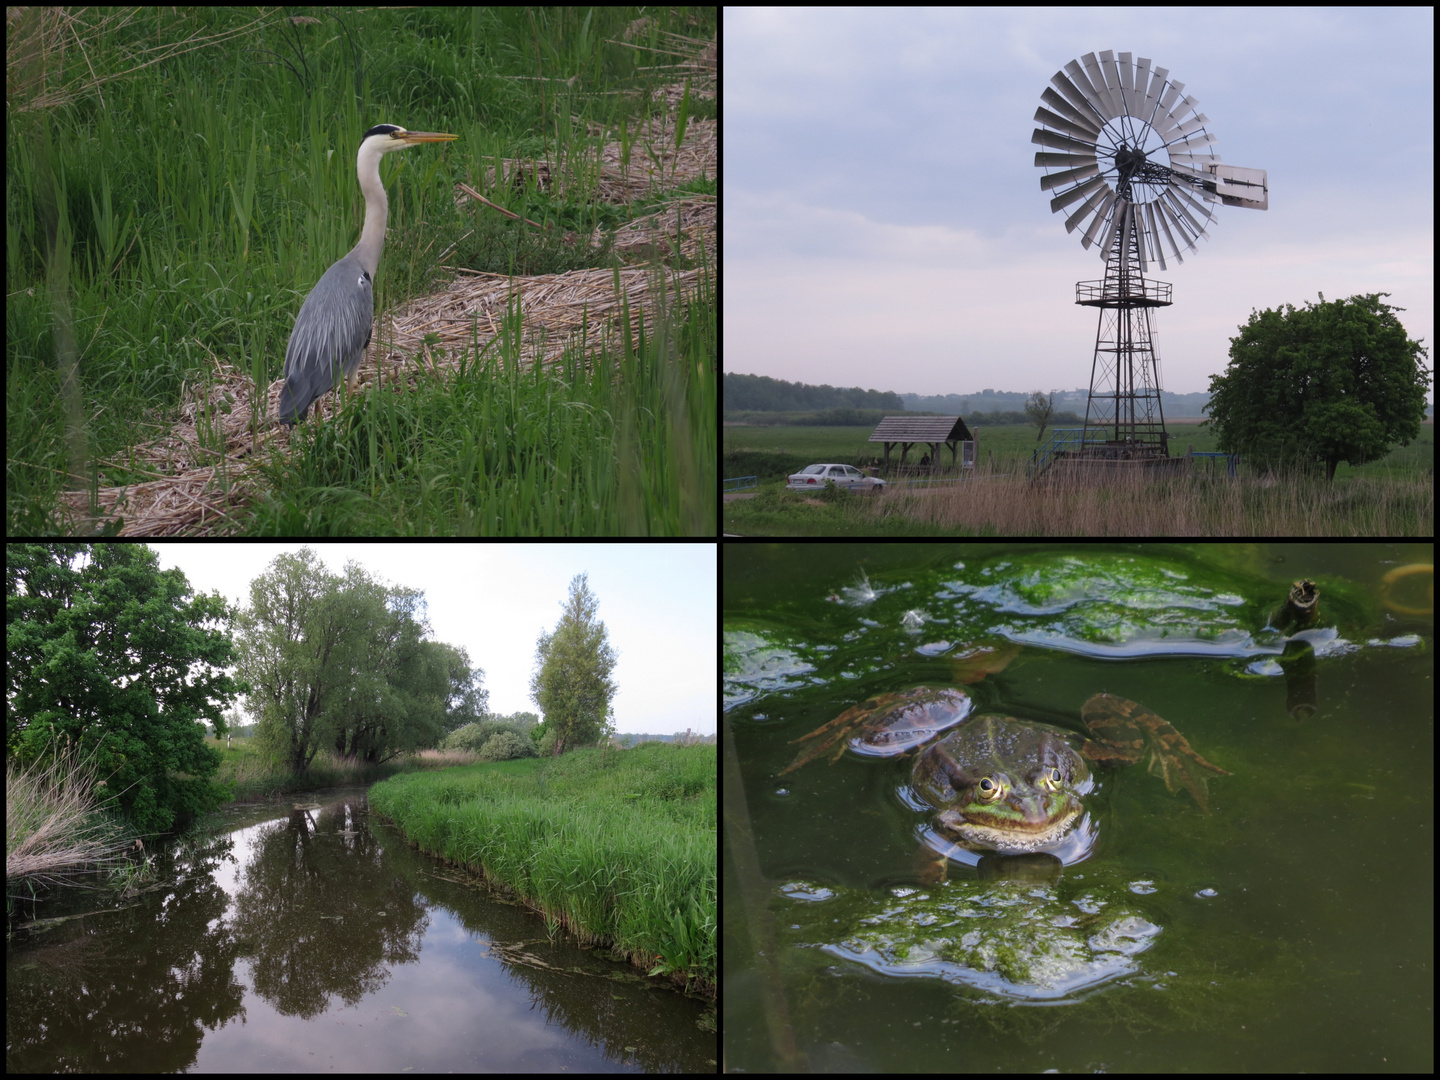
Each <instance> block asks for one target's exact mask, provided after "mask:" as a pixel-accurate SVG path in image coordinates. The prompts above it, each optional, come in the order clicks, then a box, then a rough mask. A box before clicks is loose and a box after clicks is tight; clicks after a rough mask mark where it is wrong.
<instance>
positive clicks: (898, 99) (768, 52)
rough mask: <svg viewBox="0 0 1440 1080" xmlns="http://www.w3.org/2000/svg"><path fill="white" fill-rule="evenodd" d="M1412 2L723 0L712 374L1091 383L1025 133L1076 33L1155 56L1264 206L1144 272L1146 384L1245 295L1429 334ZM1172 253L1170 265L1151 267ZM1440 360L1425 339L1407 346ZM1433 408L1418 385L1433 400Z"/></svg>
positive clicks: (1174, 375)
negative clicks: (1393, 317) (915, 6)
mask: <svg viewBox="0 0 1440 1080" xmlns="http://www.w3.org/2000/svg"><path fill="white" fill-rule="evenodd" d="M1434 33H1435V32H1434V10H1433V9H1432V8H1429V7H1426V8H1390V9H1384V8H1381V9H1376V8H1351V9H1345V8H1328V7H1300V8H1296V7H1286V8H1258V7H1246V8H1240V9H1220V8H1199V9H1186V8H1155V7H1146V8H1092V7H1083V8H1060V9H1041V8H1003V9H985V8H958V9H956V8H925V9H920V10H912V9H904V8H885V9H882V10H874V9H867V8H845V9H839V10H836V9H826V8H804V9H799V10H791V9H785V8H751V7H742V8H726V9H725V121H726V124H725V194H724V203H725V267H724V275H725V283H724V285H725V369H726V370H727V371H732V372H745V373H749V374H756V375H770V376H773V377H775V378H780V379H788V380H791V381H799V382H806V383H829V384H831V385H833V386H860V387H864V388H867V389H868V388H873V389H879V390H893V391H897V392H901V393H907V392H914V393H921V394H946V393H957V394H968V393H973V392H975V391H977V390H982V389H985V388H987V387H991V388H994V389H997V390H1012V391H1031V390H1046V391H1049V390H1064V389H1072V388H1075V387H1080V388H1082V389H1083V388H1085V387H1086V386H1088V384H1089V378H1090V363H1091V356H1092V353H1093V350H1094V345H1095V323H1096V311H1095V309H1093V308H1084V307H1077V306H1076V304H1075V302H1074V301H1075V283H1076V282H1077V281H1081V280H1092V279H1099V278H1101V277H1102V276H1103V273H1104V263H1103V261H1102V260H1101V259H1100V258H1099V257H1098V255H1097V253H1096V249H1095V248H1091V249H1090V250H1089V251H1086V250H1084V249H1083V248H1082V247H1081V245H1080V242H1079V239H1078V236H1077V235H1072V234H1068V233H1066V231H1065V221H1064V215H1063V214H1052V213H1051V211H1050V206H1049V200H1050V194H1049V193H1048V192H1042V191H1041V189H1040V178H1041V177H1042V176H1043V175H1044V173H1043V171H1042V170H1040V169H1037V168H1036V167H1035V166H1034V155H1035V152H1036V151H1037V150H1039V149H1041V148H1040V147H1037V146H1034V145H1032V144H1031V142H1030V135H1031V132H1032V131H1033V130H1034V128H1035V127H1036V126H1037V125H1036V123H1035V122H1034V115H1035V110H1036V108H1038V107H1039V106H1040V104H1041V100H1040V95H1041V92H1042V91H1043V90H1045V88H1046V87H1047V86H1049V85H1050V78H1051V76H1052V75H1054V74H1055V73H1056V72H1057V71H1060V70H1062V69H1063V68H1064V66H1065V64H1066V63H1068V62H1069V61H1071V60H1076V59H1079V58H1080V57H1081V56H1082V55H1084V54H1085V53H1088V52H1095V53H1098V52H1099V51H1101V50H1103V49H1110V50H1113V51H1114V52H1116V53H1119V52H1122V51H1127V52H1131V53H1133V54H1134V56H1135V57H1136V58H1137V59H1138V58H1139V57H1147V58H1150V59H1151V60H1153V62H1154V65H1155V66H1159V67H1165V68H1168V69H1169V71H1170V73H1171V77H1172V78H1173V79H1175V80H1178V81H1179V82H1182V83H1184V84H1185V91H1184V92H1185V93H1186V94H1188V95H1190V96H1193V97H1194V98H1196V99H1197V100H1198V102H1199V111H1200V112H1202V113H1204V114H1205V115H1206V116H1207V117H1208V118H1209V120H1210V122H1209V123H1208V124H1207V125H1206V127H1207V129H1209V130H1210V131H1211V132H1212V133H1213V134H1215V135H1217V136H1218V140H1219V141H1218V142H1217V143H1216V145H1215V150H1216V152H1217V153H1218V154H1219V156H1220V158H1221V160H1223V161H1224V162H1225V163H1227V164H1229V165H1239V166H1245V167H1249V168H1257V169H1264V170H1266V171H1267V172H1268V174H1269V186H1270V208H1269V209H1268V210H1265V211H1260V210H1250V209H1243V208H1239V207H1231V206H1220V207H1218V208H1217V209H1216V214H1217V217H1218V221H1216V222H1215V223H1213V224H1211V225H1210V226H1209V228H1208V230H1207V231H1208V235H1209V239H1208V242H1207V241H1206V240H1201V241H1200V244H1199V249H1198V251H1197V252H1196V253H1195V254H1193V255H1186V257H1185V262H1184V265H1181V266H1178V267H1177V266H1175V265H1174V264H1173V263H1171V265H1170V269H1169V270H1167V271H1166V272H1163V273H1156V274H1155V275H1154V276H1155V277H1156V278H1158V279H1159V280H1161V281H1167V282H1169V283H1171V284H1172V285H1173V286H1174V294H1173V299H1174V303H1173V306H1171V307H1166V308H1161V309H1159V310H1158V312H1157V314H1156V333H1157V342H1158V349H1157V351H1158V355H1159V357H1160V360H1161V382H1162V385H1163V387H1164V389H1166V390H1168V391H1173V392H1176V393H1191V392H1195V391H1205V390H1208V389H1209V377H1210V376H1211V375H1212V374H1219V373H1221V372H1223V370H1224V368H1225V365H1226V364H1227V362H1228V350H1229V339H1230V338H1231V337H1233V336H1234V335H1235V334H1236V333H1237V332H1238V328H1239V327H1240V326H1241V325H1243V324H1244V323H1245V322H1246V321H1247V320H1248V318H1249V316H1250V312H1251V309H1252V308H1255V309H1258V310H1264V309H1266V308H1275V307H1279V306H1280V305H1283V304H1292V305H1294V306H1296V307H1300V306H1302V305H1303V304H1304V302H1305V301H1307V300H1308V301H1311V302H1315V301H1316V300H1317V299H1318V297H1317V294H1318V293H1321V292H1323V293H1324V294H1325V298H1326V299H1327V300H1337V299H1343V298H1345V297H1348V296H1351V295H1355V294H1360V293H1371V292H1388V293H1390V294H1392V295H1391V296H1390V297H1389V299H1388V301H1387V302H1388V303H1390V304H1392V305H1395V306H1398V307H1402V308H1406V309H1407V310H1406V311H1404V312H1402V313H1400V315H1399V318H1400V319H1401V321H1402V323H1403V325H1404V326H1405V329H1406V331H1407V334H1408V336H1409V337H1410V338H1412V339H1419V340H1420V341H1421V343H1422V344H1423V345H1424V346H1425V347H1426V348H1427V349H1433V341H1434V338H1433V323H1434V304H1433V297H1434V267H1433V252H1434V215H1433V210H1432V207H1433V199H1434V168H1433V154H1434V147H1433V134H1434V94H1435V85H1434V41H1435V36H1434ZM1167 261H1168V260H1167ZM1425 362H1426V364H1427V366H1429V367H1433V362H1434V361H1433V357H1432V358H1430V359H1427V360H1426V361H1425ZM1430 400H1432V401H1433V400H1434V391H1433V388H1432V390H1431V398H1430Z"/></svg>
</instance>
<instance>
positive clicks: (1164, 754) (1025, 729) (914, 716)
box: [784, 648, 1230, 855]
mask: <svg viewBox="0 0 1440 1080" xmlns="http://www.w3.org/2000/svg"><path fill="white" fill-rule="evenodd" d="M977 655H978V656H979V657H980V659H979V662H978V663H976V664H974V665H972V668H973V669H974V670H979V669H981V668H984V669H990V668H993V667H994V666H995V665H997V664H1001V663H1003V662H1005V661H1006V657H1007V656H1009V655H1012V654H1011V653H1009V652H1008V650H1007V651H1002V652H997V650H993V649H988V648H987V649H981V650H977ZM973 711H974V702H973V700H972V698H971V696H970V695H969V694H968V693H967V692H966V691H965V690H963V689H961V688H959V687H955V686H941V687H934V686H920V687H913V688H910V689H906V690H899V691H890V692H885V693H880V694H877V695H875V696H873V697H871V698H869V699H867V700H866V701H864V702H862V703H860V704H858V705H856V706H854V707H852V708H850V709H848V710H846V711H845V712H844V713H842V714H841V715H840V716H838V717H836V718H835V719H834V720H832V721H830V722H829V723H828V724H825V725H822V726H821V727H820V728H817V729H816V730H815V731H812V732H810V733H809V734H807V735H804V736H801V737H800V738H799V739H796V740H794V742H796V743H806V744H807V745H806V747H805V748H804V749H802V750H801V751H800V753H799V755H798V756H797V758H796V760H795V762H793V763H792V764H791V765H790V767H789V768H787V769H785V770H784V772H790V771H792V770H794V769H797V768H799V767H800V766H801V765H803V764H805V763H806V762H807V761H809V760H812V759H813V758H814V757H817V756H819V755H820V753H822V752H823V751H824V750H826V749H828V748H830V747H831V746H834V745H835V744H837V743H842V745H841V749H842V750H843V748H844V745H848V746H850V748H851V749H852V750H854V751H855V752H857V753H859V754H862V755H867V756H876V757H894V756H898V755H900V754H903V753H908V752H910V751H911V750H916V751H917V753H916V755H915V762H914V765H913V767H912V769H911V774H910V789H909V790H910V793H911V794H912V795H913V796H914V797H915V798H914V800H910V801H912V802H914V801H918V802H919V803H921V804H923V805H924V806H926V807H927V808H928V809H929V810H931V811H933V818H932V822H933V825H934V827H935V830H936V833H937V834H938V836H939V838H940V839H942V840H943V841H946V842H949V843H954V844H956V845H958V846H959V847H962V848H965V849H968V850H971V851H979V852H996V853H999V854H1000V855H1028V854H1033V853H1036V852H1044V851H1053V850H1055V849H1057V848H1058V847H1059V846H1060V845H1061V843H1062V842H1063V841H1064V840H1065V839H1066V837H1067V835H1068V834H1069V833H1070V831H1071V829H1072V827H1074V826H1075V824H1076V822H1077V820H1078V819H1079V818H1080V816H1081V813H1082V811H1083V809H1084V803H1083V798H1084V796H1085V795H1087V794H1089V793H1090V791H1091V790H1093V787H1094V784H1093V778H1092V776H1091V772H1090V765H1091V764H1092V763H1093V764H1095V765H1099V766H1104V767H1110V768H1119V767H1123V766H1127V765H1134V764H1136V763H1137V762H1139V761H1140V760H1141V759H1142V758H1145V757H1146V756H1147V755H1148V765H1149V770H1150V772H1151V773H1153V774H1155V775H1158V776H1160V777H1162V778H1163V780H1164V782H1165V785H1166V787H1167V788H1169V790H1170V791H1171V792H1172V793H1174V792H1178V791H1179V790H1180V789H1182V788H1183V789H1184V790H1185V791H1187V792H1188V793H1189V794H1190V795H1191V797H1193V799H1194V800H1195V802H1196V804H1197V805H1198V806H1199V808H1200V809H1201V810H1202V811H1205V812H1207V813H1208V811H1209V800H1208V786H1207V779H1208V776H1207V774H1213V775H1217V776H1229V775H1230V773H1229V772H1228V771H1227V770H1226V769H1224V768H1221V767H1220V766H1219V765H1215V764H1214V763H1212V762H1210V761H1207V760H1206V759H1205V758H1204V757H1202V756H1201V755H1200V754H1199V753H1198V752H1197V751H1196V750H1195V749H1194V748H1193V747H1191V745H1190V743H1189V741H1188V740H1187V739H1186V738H1185V737H1184V736H1183V735H1181V734H1180V732H1178V731H1177V730H1176V729H1175V728H1174V727H1173V726H1172V725H1171V724H1170V723H1168V722H1167V721H1166V720H1164V719H1162V718H1161V717H1160V716H1158V715H1156V714H1155V713H1154V712H1153V711H1151V710H1150V709H1148V708H1146V707H1145V706H1144V705H1140V704H1138V703H1137V702H1134V701H1130V700H1128V699H1126V698H1123V697H1119V696H1118V695H1115V694H1110V693H1104V692H1102V693H1097V694H1094V695H1093V696H1091V697H1090V698H1089V699H1088V700H1087V701H1086V702H1085V703H1084V704H1083V705H1082V706H1081V710H1080V717H1081V721H1082V723H1083V726H1084V729H1085V730H1084V733H1083V734H1081V733H1077V732H1073V731H1068V730H1066V729H1064V728H1061V727H1058V726H1056V725H1053V724H1047V723H1042V722H1039V721H1035V720H1026V719H1020V718H1017V717H1013V716H1008V715H1005V714H1003V713H999V712H992V713H982V714H979V715H973V716H972V715H971V714H972V712H973ZM842 741H843V742H842Z"/></svg>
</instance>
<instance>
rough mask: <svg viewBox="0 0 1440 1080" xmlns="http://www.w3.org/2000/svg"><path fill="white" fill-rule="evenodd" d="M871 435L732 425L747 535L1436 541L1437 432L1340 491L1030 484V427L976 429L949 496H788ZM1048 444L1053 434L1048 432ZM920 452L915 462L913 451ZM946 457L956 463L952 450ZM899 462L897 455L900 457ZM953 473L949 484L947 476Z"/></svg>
mask: <svg viewBox="0 0 1440 1080" xmlns="http://www.w3.org/2000/svg"><path fill="white" fill-rule="evenodd" d="M1171 431H1172V440H1171V449H1172V452H1175V453H1181V452H1184V451H1185V450H1186V449H1187V448H1188V447H1191V446H1193V447H1194V449H1195V450H1196V451H1213V450H1215V449H1216V446H1215V437H1214V435H1213V434H1212V433H1211V431H1210V429H1209V428H1200V427H1196V426H1193V425H1181V424H1176V425H1173V426H1172V429H1171ZM868 433H869V429H865V428H849V427H847V428H823V427H787V428H764V427H727V428H725V458H724V463H723V466H722V473H723V475H724V476H726V477H734V476H745V475H758V476H759V477H760V485H759V489H758V490H759V494H758V496H757V497H755V498H751V499H740V500H736V501H732V502H727V503H726V504H725V506H724V511H723V514H724V519H723V520H724V531H725V532H726V533H730V534H734V535H740V536H746V535H749V536H877V535H879V536H947V537H950V536H1414V535H1422V536H1425V535H1433V533H1434V521H1435V503H1434V492H1433V486H1432V477H1433V471H1434V462H1435V440H1434V434H1435V431H1434V427H1433V426H1432V425H1429V424H1426V425H1424V426H1423V427H1422V428H1421V434H1420V437H1419V439H1417V440H1416V441H1415V442H1413V443H1411V444H1410V446H1408V447H1403V448H1400V449H1397V450H1395V451H1394V452H1392V453H1391V454H1390V455H1388V456H1387V457H1386V458H1385V459H1384V460H1382V461H1377V462H1373V463H1370V464H1367V465H1364V466H1361V467H1358V468H1357V467H1353V466H1350V465H1345V464H1342V465H1341V466H1340V467H1339V469H1337V471H1336V474H1335V481H1334V483H1329V482H1327V481H1325V480H1323V479H1318V480H1317V479H1315V478H1313V477H1290V478H1281V479H1278V480H1277V479H1276V478H1274V477H1268V476H1257V475H1253V474H1252V472H1251V470H1249V469H1248V468H1246V467H1245V466H1244V465H1243V464H1242V466H1241V469H1240V475H1239V476H1238V477H1237V478H1236V479H1234V480H1231V479H1228V478H1227V477H1226V476H1225V474H1224V471H1223V465H1216V466H1211V465H1208V464H1205V465H1199V464H1198V463H1197V466H1196V467H1195V468H1193V469H1192V470H1191V472H1190V473H1188V474H1184V475H1180V476H1172V477H1165V478H1159V479H1156V478H1152V477H1145V476H1128V477H1122V478H1118V479H1115V480H1110V481H1105V482H1100V483H1096V482H1078V481H1074V480H1070V481H1064V482H1055V483H1041V484H1032V483H1031V482H1030V481H1028V480H1027V479H1026V476H1025V466H1026V465H1027V464H1028V462H1029V461H1030V456H1031V454H1033V453H1034V450H1035V448H1036V446H1037V445H1038V444H1037V443H1036V441H1035V429H1034V428H1033V427H1029V426H1026V425H1023V424H1015V425H1008V426H1001V427H995V428H986V429H982V430H981V431H980V432H979V433H978V434H979V447H978V455H977V468H976V469H975V470H974V471H973V475H968V476H966V477H965V478H964V479H963V480H961V481H960V482H958V483H953V484H949V485H946V486H944V487H933V488H926V487H911V486H910V485H902V484H892V485H891V488H890V489H889V490H887V491H886V492H885V493H884V495H882V496H880V497H878V498H851V497H849V496H848V495H846V494H845V493H842V492H837V493H834V494H833V495H825V496H819V497H816V496H812V495H809V494H807V493H803V492H788V491H785V490H784V484H785V476H786V475H787V474H788V473H790V472H795V471H798V470H799V469H800V468H803V467H804V466H805V465H809V464H811V463H814V462H830V461H833V462H841V463H846V464H860V461H861V459H863V458H867V457H869V456H870V455H872V454H874V453H875V445H874V444H871V443H868V442H866V441H865V440H866V438H867V437H868ZM1047 437H1048V433H1047ZM912 453H913V452H912ZM947 456H948V452H947ZM892 460H893V454H892ZM952 475H953V474H952Z"/></svg>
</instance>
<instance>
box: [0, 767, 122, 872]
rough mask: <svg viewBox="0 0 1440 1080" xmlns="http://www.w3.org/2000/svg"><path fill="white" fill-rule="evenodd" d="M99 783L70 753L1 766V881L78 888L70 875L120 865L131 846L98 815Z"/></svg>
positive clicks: (114, 824)
mask: <svg viewBox="0 0 1440 1080" xmlns="http://www.w3.org/2000/svg"><path fill="white" fill-rule="evenodd" d="M103 790H104V781H100V782H98V783H97V782H96V780H95V774H94V769H93V767H92V766H90V765H89V764H88V763H86V762H82V761H79V760H77V758H76V756H75V755H74V754H73V753H70V752H65V751H60V752H57V753H55V754H53V755H52V756H51V757H50V758H49V759H48V761H42V762H38V763H36V764H34V765H31V766H28V767H26V766H19V765H16V764H15V763H14V762H13V761H11V760H8V759H7V761H6V762H5V882H6V891H7V893H8V892H9V889H10V886H11V885H12V883H15V882H28V883H29V884H30V885H31V886H32V893H33V886H35V885H73V884H77V879H76V877H75V875H76V874H77V873H81V872H86V871H102V870H110V869H114V868H116V867H118V866H121V865H122V864H124V863H125V862H126V861H127V859H126V855H127V853H128V852H129V851H131V850H132V849H134V848H135V847H136V841H135V840H134V839H133V838H131V837H129V836H127V835H126V832H125V829H124V827H123V826H122V825H120V824H119V823H118V822H117V821H115V820H114V819H112V818H110V817H109V816H108V815H106V814H104V813H102V812H101V811H100V810H99V802H100V794H103Z"/></svg>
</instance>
